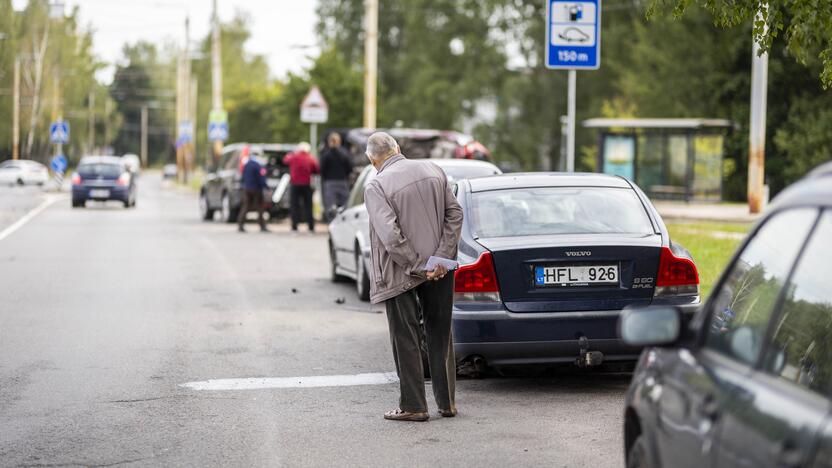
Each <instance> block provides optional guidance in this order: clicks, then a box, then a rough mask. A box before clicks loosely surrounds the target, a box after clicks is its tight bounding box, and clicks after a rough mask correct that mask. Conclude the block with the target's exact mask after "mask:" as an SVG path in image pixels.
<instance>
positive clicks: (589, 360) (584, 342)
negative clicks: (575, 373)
mask: <svg viewBox="0 0 832 468" xmlns="http://www.w3.org/2000/svg"><path fill="white" fill-rule="evenodd" d="M578 346H579V347H580V351H579V352H578V358H577V359H576V360H575V365H576V366H578V367H595V366H600V365H601V364H603V362H604V353H602V352H601V351H590V350H589V339H588V338H587V337H586V336H584V335H581V336H580V337H578Z"/></svg>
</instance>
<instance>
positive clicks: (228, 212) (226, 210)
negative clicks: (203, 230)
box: [222, 192, 237, 224]
mask: <svg viewBox="0 0 832 468" xmlns="http://www.w3.org/2000/svg"><path fill="white" fill-rule="evenodd" d="M222 220H223V222H226V223H229V224H230V223H234V222H237V210H235V209H232V208H231V196H230V195H228V192H226V193H223V194H222Z"/></svg>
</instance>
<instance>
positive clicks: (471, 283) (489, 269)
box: [454, 252, 500, 302]
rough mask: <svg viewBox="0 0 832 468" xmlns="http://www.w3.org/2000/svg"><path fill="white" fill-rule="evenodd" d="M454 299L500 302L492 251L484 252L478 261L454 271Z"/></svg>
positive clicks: (460, 300) (457, 300)
mask: <svg viewBox="0 0 832 468" xmlns="http://www.w3.org/2000/svg"><path fill="white" fill-rule="evenodd" d="M454 301H456V302H472V301H473V302H499V301H500V288H499V287H498V286H497V274H496V273H495V271H494V262H493V260H492V258H491V252H483V253H482V254H481V255H480V257H479V258H478V259H477V261H476V262H474V263H471V264H469V265H462V266H460V267H459V268H458V269H457V270H456V272H455V273H454Z"/></svg>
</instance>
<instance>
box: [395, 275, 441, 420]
mask: <svg viewBox="0 0 832 468" xmlns="http://www.w3.org/2000/svg"><path fill="white" fill-rule="evenodd" d="M453 294H454V275H453V274H452V273H451V274H448V275H446V276H445V278H443V279H441V280H439V281H426V282H425V283H422V284H421V285H419V286H417V287H416V288H415V289H411V290H410V291H407V292H405V293H402V294H399V295H398V296H396V297H394V298H392V299H388V300H387V301H386V302H385V305H386V306H387V322H388V324H389V325H390V341H391V343H392V345H393V359H394V360H395V361H396V372H397V373H398V375H399V385H400V389H401V398H400V400H399V408H400V409H401V410H402V411H410V412H423V411H427V410H428V405H427V401H426V400H425V379H424V370H423V368H422V353H421V343H422V340H421V334H422V333H421V330H420V327H419V315H420V311H421V315H422V316H423V317H424V322H425V336H426V338H427V355H428V364H429V367H430V375H431V381H432V382H431V383H432V386H433V396H434V398H436V405H437V406H438V407H439V409H445V410H447V409H451V408H452V407H455V400H454V392H455V391H456V359H455V358H454V343H453V337H452V336H451V309H452V307H453V299H454V298H453Z"/></svg>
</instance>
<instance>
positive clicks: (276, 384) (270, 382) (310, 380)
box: [179, 372, 399, 390]
mask: <svg viewBox="0 0 832 468" xmlns="http://www.w3.org/2000/svg"><path fill="white" fill-rule="evenodd" d="M398 381H399V378H398V377H397V376H396V373H395V372H378V373H373V374H354V375H312V376H307V377H260V378H258V377H253V378H247V379H213V380H204V381H202V382H188V383H183V384H179V386H180V387H185V388H190V389H192V390H261V389H265V388H314V387H350V386H355V385H385V384H391V383H396V382H398Z"/></svg>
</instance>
